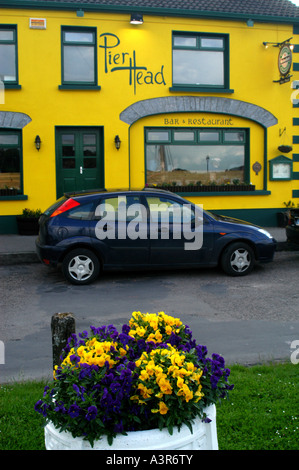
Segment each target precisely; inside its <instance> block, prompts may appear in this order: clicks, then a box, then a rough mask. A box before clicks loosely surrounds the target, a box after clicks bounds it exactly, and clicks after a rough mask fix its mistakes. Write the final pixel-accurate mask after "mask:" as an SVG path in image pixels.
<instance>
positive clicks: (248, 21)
mask: <svg viewBox="0 0 299 470" xmlns="http://www.w3.org/2000/svg"><path fill="white" fill-rule="evenodd" d="M246 24H247V26H248V27H249V28H253V26H254V21H253V20H251V19H249V20H247V21H246Z"/></svg>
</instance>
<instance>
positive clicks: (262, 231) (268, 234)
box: [258, 228, 273, 238]
mask: <svg viewBox="0 0 299 470" xmlns="http://www.w3.org/2000/svg"><path fill="white" fill-rule="evenodd" d="M258 231H259V232H260V233H262V234H263V235H266V237H268V238H273V237H272V235H271V233H269V232H267V230H264V229H263V228H259V229H258Z"/></svg>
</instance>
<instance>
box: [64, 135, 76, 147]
mask: <svg viewBox="0 0 299 470" xmlns="http://www.w3.org/2000/svg"><path fill="white" fill-rule="evenodd" d="M61 140H62V145H74V143H75V136H74V134H62V136H61Z"/></svg>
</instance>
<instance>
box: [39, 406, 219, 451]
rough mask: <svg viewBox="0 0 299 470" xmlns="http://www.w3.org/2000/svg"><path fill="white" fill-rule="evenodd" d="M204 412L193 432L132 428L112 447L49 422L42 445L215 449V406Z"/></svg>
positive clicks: (68, 447) (105, 447)
mask: <svg viewBox="0 0 299 470" xmlns="http://www.w3.org/2000/svg"><path fill="white" fill-rule="evenodd" d="M205 412H206V413H207V416H208V417H209V418H210V419H211V422H210V423H203V422H202V421H201V420H200V419H197V420H196V421H195V422H194V424H193V425H192V428H193V434H191V432H190V430H189V428H188V427H187V426H186V425H184V426H182V427H181V430H180V431H178V430H177V429H174V431H173V434H172V435H170V434H169V433H168V430H167V429H166V428H165V429H163V430H162V431H160V430H159V429H152V430H150V431H135V432H129V433H128V435H127V436H123V435H122V434H119V435H118V436H117V437H116V438H115V439H113V444H112V446H110V445H109V444H108V442H107V439H106V437H103V438H102V439H100V440H98V441H96V442H95V443H94V447H91V445H90V444H89V442H88V441H86V440H83V439H82V438H80V437H76V438H74V437H72V435H71V433H69V432H65V431H63V432H59V430H58V429H56V428H55V427H54V426H53V424H52V423H49V424H47V425H46V427H45V445H46V449H47V450H111V451H114V450H218V439H217V428H216V407H215V405H211V406H209V407H207V408H206V410H205Z"/></svg>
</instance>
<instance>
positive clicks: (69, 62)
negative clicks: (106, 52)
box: [62, 28, 97, 86]
mask: <svg viewBox="0 0 299 470" xmlns="http://www.w3.org/2000/svg"><path fill="white" fill-rule="evenodd" d="M96 63H97V61H96V31H95V29H94V28H86V29H84V28H64V29H63V30H62V84H63V85H83V86H84V85H96V82H97V73H96Z"/></svg>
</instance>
